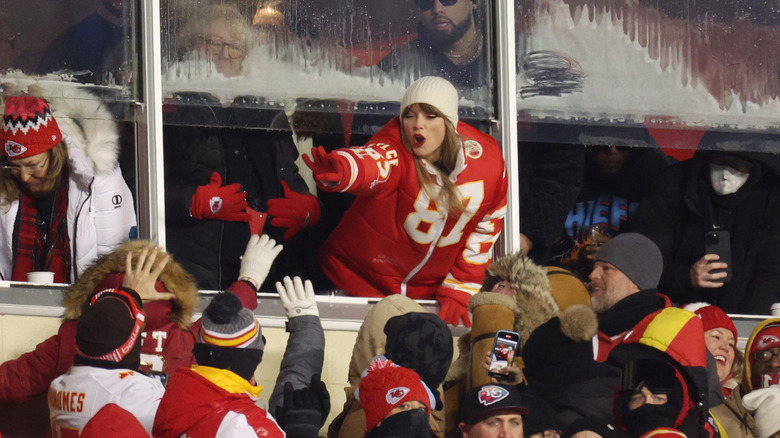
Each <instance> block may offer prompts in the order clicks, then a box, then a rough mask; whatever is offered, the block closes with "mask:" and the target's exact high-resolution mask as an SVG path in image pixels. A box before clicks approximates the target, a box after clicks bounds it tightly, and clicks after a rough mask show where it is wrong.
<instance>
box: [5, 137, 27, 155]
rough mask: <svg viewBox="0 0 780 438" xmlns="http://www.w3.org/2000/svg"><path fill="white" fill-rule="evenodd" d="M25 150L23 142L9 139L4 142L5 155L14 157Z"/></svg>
mask: <svg viewBox="0 0 780 438" xmlns="http://www.w3.org/2000/svg"><path fill="white" fill-rule="evenodd" d="M25 152H27V148H26V147H25V146H24V145H23V144H19V143H17V142H15V141H11V140H8V141H6V142H5V155H6V156H7V157H16V156H19V155H22V154H23V153H25Z"/></svg>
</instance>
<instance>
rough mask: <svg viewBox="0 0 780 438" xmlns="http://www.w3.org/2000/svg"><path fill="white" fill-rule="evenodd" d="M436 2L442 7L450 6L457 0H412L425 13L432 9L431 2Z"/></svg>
mask: <svg viewBox="0 0 780 438" xmlns="http://www.w3.org/2000/svg"><path fill="white" fill-rule="evenodd" d="M435 1H438V2H439V3H441V5H442V6H452V5H454V4H455V3H457V2H458V0H414V4H415V5H417V8H418V9H419V10H421V11H427V10H428V9H433V2H435Z"/></svg>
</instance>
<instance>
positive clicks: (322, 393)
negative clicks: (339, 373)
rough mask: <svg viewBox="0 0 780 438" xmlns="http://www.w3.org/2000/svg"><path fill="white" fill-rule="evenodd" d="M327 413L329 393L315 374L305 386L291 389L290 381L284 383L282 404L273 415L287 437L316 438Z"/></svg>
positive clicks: (328, 409)
mask: <svg viewBox="0 0 780 438" xmlns="http://www.w3.org/2000/svg"><path fill="white" fill-rule="evenodd" d="M329 413H330V394H328V389H327V388H326V387H325V383H323V382H322V380H320V375H319V374H315V375H313V376H312V378H311V383H310V384H309V386H307V387H305V388H301V389H296V390H293V386H292V383H290V382H287V383H285V384H284V398H283V400H282V406H281V407H279V408H277V410H276V415H275V416H276V421H277V422H279V425H280V426H281V427H282V429H283V430H284V431H285V433H287V436H288V437H289V438H317V437H318V436H319V435H318V434H319V431H320V428H321V427H322V425H323V424H325V420H326V419H327V418H328V414H329Z"/></svg>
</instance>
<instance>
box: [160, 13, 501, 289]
mask: <svg viewBox="0 0 780 438" xmlns="http://www.w3.org/2000/svg"><path fill="white" fill-rule="evenodd" d="M444 3H447V4H448V5H447V6H446V8H447V9H448V10H449V11H450V12H447V14H451V15H445V14H444V12H438V13H435V14H434V13H433V12H432V8H434V4H435V7H436V8H442V7H444V6H442V4H441V2H440V1H438V2H435V3H433V2H431V3H430V4H429V3H428V2H425V1H423V2H414V1H413V0H408V1H405V2H401V3H398V2H396V3H391V2H369V1H365V0H348V1H344V0H325V1H323V0H303V1H301V0H289V1H288V0H285V1H280V0H252V1H224V2H216V3H215V4H212V5H211V6H203V5H201V4H194V3H192V2H185V1H174V0H169V1H164V2H162V4H161V16H162V27H163V29H162V32H163V34H162V42H163V91H164V99H165V101H164V102H165V103H164V109H163V110H164V114H163V121H164V136H165V145H164V148H165V172H166V220H167V230H166V232H167V236H168V237H167V246H168V248H169V250H171V251H172V252H173V254H174V255H175V256H176V257H177V259H178V260H181V261H182V264H183V265H184V266H185V267H186V268H187V269H189V270H191V271H192V272H193V273H195V275H196V277H197V278H198V280H199V281H200V285H201V287H204V288H209V289H221V288H224V287H226V286H228V285H229V284H230V282H232V281H233V280H235V278H236V276H237V274H238V265H239V256H240V255H241V253H242V252H243V248H244V244H245V242H246V240H247V239H248V237H249V226H248V225H247V224H246V223H244V222H240V223H239V222H236V221H230V220H227V221H225V220H217V221H213V220H212V221H208V220H199V219H195V218H194V217H192V216H190V214H191V213H194V215H195V216H200V212H192V211H191V210H190V209H191V208H195V207H192V205H193V204H192V202H193V195H194V194H195V192H196V191H197V190H198V187H204V186H206V185H208V184H210V181H212V180H211V177H212V174H213V172H217V173H218V174H219V175H220V178H221V181H219V183H220V184H218V185H222V186H224V185H229V184H233V183H240V184H242V186H243V188H244V189H245V190H246V191H247V202H248V204H249V207H251V208H252V209H254V210H257V211H260V212H266V211H267V210H268V208H269V206H268V200H270V199H278V198H284V197H285V196H286V195H285V192H284V188H283V186H282V185H281V184H280V183H279V181H280V180H284V181H286V182H287V183H288V184H289V187H290V188H291V189H292V190H293V191H294V192H299V193H304V194H314V195H316V196H317V197H318V200H319V201H320V204H321V206H322V217H321V218H320V220H319V222H318V223H317V225H316V226H312V227H306V228H304V229H303V230H302V231H301V232H300V233H299V234H297V235H296V236H295V237H293V238H292V239H291V240H285V239H284V232H285V230H284V228H283V227H282V228H276V227H274V226H272V225H271V224H270V222H268V223H266V225H265V229H264V231H266V232H268V233H269V234H270V235H271V236H272V237H274V238H275V239H276V240H278V241H284V242H285V251H284V252H283V253H282V255H281V256H280V259H278V260H277V263H275V267H274V269H275V270H276V271H274V272H272V273H271V277H270V278H269V282H267V283H266V285H267V286H266V288H271V289H272V287H273V286H272V283H270V281H273V280H276V279H278V275H279V274H296V273H297V274H300V275H302V276H306V277H308V278H311V279H313V280H314V281H315V285H316V286H315V287H317V288H318V289H320V290H322V289H328V288H329V287H331V286H330V285H329V281H328V280H327V279H326V278H325V277H324V275H323V274H322V272H321V271H320V269H319V264H318V261H317V259H316V252H317V248H318V246H319V245H320V244H321V243H322V242H323V241H324V240H325V238H327V236H328V234H329V233H330V231H331V230H332V229H333V228H334V227H335V226H336V224H337V223H338V222H339V220H340V219H341V215H342V214H343V212H344V211H345V209H346V208H347V207H348V206H349V205H350V204H351V201H352V198H351V197H350V196H349V195H343V194H327V193H317V191H316V187H315V185H314V183H313V179H312V177H311V172H310V170H309V169H308V168H307V167H306V166H305V164H303V162H302V160H301V159H300V156H301V155H302V154H306V153H309V151H310V150H311V148H312V146H319V145H323V146H324V147H325V148H326V149H327V150H332V149H335V148H339V147H345V146H349V145H362V144H364V143H365V142H366V141H367V140H368V139H369V138H370V136H371V135H373V134H374V133H376V132H377V131H378V130H379V129H380V128H381V127H382V126H384V125H385V124H386V123H387V122H388V121H389V120H390V119H391V118H392V117H394V116H396V115H397V114H398V113H399V111H400V108H399V106H400V100H401V97H402V96H403V93H404V91H405V89H406V87H407V86H408V85H409V84H410V83H411V82H412V81H413V80H415V79H416V78H417V77H420V76H422V75H443V76H445V77H447V78H449V79H450V80H451V81H452V82H454V83H455V84H456V86H457V87H458V88H459V90H460V93H461V101H460V104H461V108H460V117H461V119H462V120H465V121H468V122H471V123H472V124H474V125H477V126H479V127H480V128H482V129H487V122H488V120H489V119H490V118H492V117H493V116H494V114H495V108H494V107H495V105H494V103H493V102H494V97H493V90H492V88H491V85H492V84H493V82H494V81H493V71H492V70H491V68H490V65H491V63H492V58H491V56H492V52H493V45H492V41H491V38H490V37H489V35H490V32H492V30H491V29H492V24H491V23H490V20H491V16H490V13H489V11H490V10H492V9H491V6H490V4H489V2H485V3H482V2H479V3H475V2H472V0H456V1H454V2H449V1H445V2H444ZM417 4H419V5H420V7H418V6H417ZM445 16H446V17H449V18H442V17H445ZM436 17H438V18H436ZM421 23H426V24H421ZM418 30H420V33H419V34H418ZM448 33H453V36H452V37H450V38H447V37H446V35H444V36H442V35H436V34H448ZM423 41H426V42H425V43H424V44H423ZM427 41H430V42H427ZM424 46H426V47H427V46H433V47H434V48H431V49H425V48H423V47H424ZM447 55H450V56H449V57H448V56H447ZM431 56H435V57H437V58H435V59H436V60H437V62H441V63H442V65H444V66H445V67H443V68H442V67H438V66H437V65H433V64H431V62H430V61H431ZM459 64H463V66H462V67H459V66H458V65H459ZM213 184H217V183H213Z"/></svg>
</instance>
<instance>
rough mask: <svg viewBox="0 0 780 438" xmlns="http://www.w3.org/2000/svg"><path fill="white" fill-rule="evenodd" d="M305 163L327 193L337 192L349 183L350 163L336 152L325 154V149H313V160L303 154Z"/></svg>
mask: <svg viewBox="0 0 780 438" xmlns="http://www.w3.org/2000/svg"><path fill="white" fill-rule="evenodd" d="M303 161H304V162H305V163H306V165H307V166H309V168H310V169H311V170H312V171H313V172H314V180H315V181H317V186H319V187H320V188H321V189H323V190H325V191H326V192H333V191H336V190H338V189H339V188H340V187H343V186H345V185H346V184H347V183H348V182H349V178H350V175H351V172H350V170H349V163H348V162H347V159H346V158H344V157H341V156H339V154H338V153H336V152H325V148H324V147H322V146H315V147H313V148H312V149H311V158H309V156H308V155H306V154H303Z"/></svg>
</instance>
